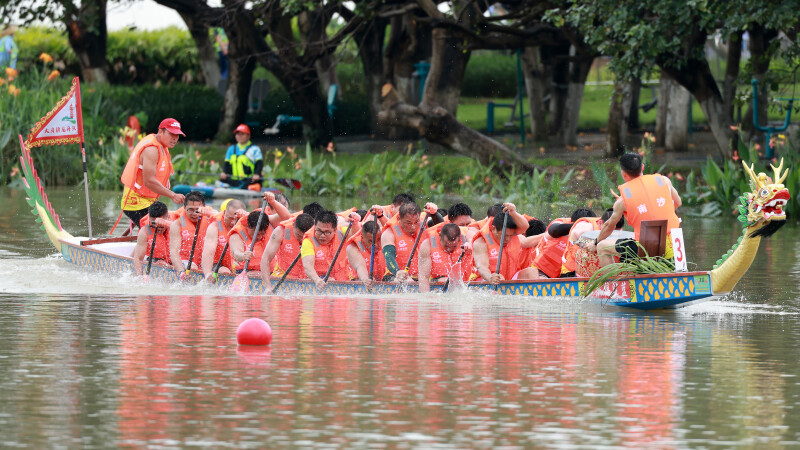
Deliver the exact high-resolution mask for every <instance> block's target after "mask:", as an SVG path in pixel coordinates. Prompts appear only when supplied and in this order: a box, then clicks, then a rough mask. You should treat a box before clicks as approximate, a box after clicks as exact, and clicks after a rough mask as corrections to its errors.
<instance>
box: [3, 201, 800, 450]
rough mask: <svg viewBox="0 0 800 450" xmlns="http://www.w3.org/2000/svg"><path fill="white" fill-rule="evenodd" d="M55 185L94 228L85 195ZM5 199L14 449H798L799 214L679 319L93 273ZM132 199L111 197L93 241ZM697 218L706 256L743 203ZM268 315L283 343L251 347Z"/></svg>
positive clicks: (695, 251) (7, 362)
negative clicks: (245, 334) (731, 288)
mask: <svg viewBox="0 0 800 450" xmlns="http://www.w3.org/2000/svg"><path fill="white" fill-rule="evenodd" d="M52 191H53V193H52V194H51V201H52V203H53V205H54V206H55V208H56V211H57V212H59V213H60V214H61V215H62V223H63V224H64V226H65V228H66V229H68V230H69V231H72V232H73V234H86V232H87V231H86V226H85V223H84V222H85V219H84V216H85V210H84V209H83V208H84V203H83V202H84V199H83V197H82V191H81V190H80V189H75V190H52ZM0 194H2V200H0V205H2V208H3V211H5V214H4V215H3V216H2V217H0V230H2V233H0V273H2V279H0V301H2V304H3V307H2V308H1V309H0V342H2V346H0V392H2V401H1V402H0V446H2V447H16V446H27V447H29V448H46V447H47V448H49V447H73V448H77V447H86V448H98V447H100V448H106V447H111V446H133V447H144V446H149V447H154V448H175V447H187V446H207V447H215V448H217V447H234V448H242V447H243V448H247V447H259V448H264V447H277V446H281V447H284V446H294V447H344V448H351V447H366V448H383V447H391V448H494V447H502V448H530V447H542V448H553V447H584V448H599V447H643V446H648V447H651V448H684V447H702V448H710V447H721V448H725V447H734V446H741V447H745V448H753V447H764V448H781V447H798V446H800V320H799V319H800V276H799V275H798V273H799V272H800V261H799V260H798V256H797V255H798V254H800V248H799V247H800V238H798V228H797V226H796V225H787V226H786V227H784V228H783V229H781V230H780V231H779V232H778V234H776V235H775V236H774V237H773V238H771V239H769V240H766V241H763V242H762V246H761V249H760V251H759V255H758V257H757V258H756V260H755V262H754V264H753V267H752V268H751V270H750V272H748V275H747V276H746V277H745V279H743V281H742V282H741V283H740V285H739V287H738V288H737V290H736V291H735V292H734V293H733V294H731V295H730V296H728V297H725V298H722V299H717V300H711V301H708V302H705V303H701V304H699V305H694V306H690V307H687V308H684V309H681V310H677V311H666V312H654V313H640V312H635V311H627V310H622V309H616V308H610V307H602V306H599V305H596V304H588V303H585V302H582V301H578V300H564V299H557V298H553V299H528V298H511V297H493V296H485V295H479V294H475V293H467V294H464V293H461V294H458V295H448V296H442V295H429V296H421V295H413V296H412V295H407V296H401V297H392V298H380V297H359V298H322V297H319V298H307V297H301V298H296V297H295V298H280V299H278V298H266V297H265V298H262V297H259V296H230V295H229V294H228V293H227V292H222V291H219V290H217V289H216V288H214V287H207V286H198V287H176V286H166V285H158V284H151V285H145V284H142V283H141V282H139V281H136V280H134V279H133V278H132V277H125V276H123V277H111V276H107V275H98V274H92V273H87V272H83V271H81V270H79V269H76V268H74V267H72V266H70V265H68V264H66V263H65V262H64V261H62V260H61V259H60V258H59V257H58V256H54V255H53V253H54V251H53V250H52V247H50V245H49V243H48V241H47V240H46V238H45V235H44V233H43V232H42V231H40V230H38V228H37V227H35V226H34V224H33V218H32V216H31V215H30V214H29V213H28V210H29V209H30V208H29V207H28V206H27V205H26V204H25V202H24V194H23V193H22V192H21V191H15V190H8V189H6V190H3V191H2V192H0ZM118 199H119V197H118V194H115V193H93V199H92V201H93V207H94V208H95V209H94V210H93V217H94V225H95V233H96V234H97V233H99V232H100V231H102V232H105V231H107V230H108V229H109V228H110V226H111V224H112V223H113V221H114V219H116V214H117V213H118V210H117V209H116V208H118ZM476 206H477V205H476ZM475 209H480V208H475ZM684 228H685V235H686V236H687V242H688V243H689V244H690V253H689V259H690V261H693V262H695V263H696V264H697V268H699V269H707V268H709V267H710V266H711V265H712V264H713V262H714V260H716V259H717V258H718V257H719V256H720V255H721V254H723V253H724V252H725V251H726V250H727V249H728V248H729V247H730V246H731V245H732V244H733V243H734V242H735V241H736V238H737V237H738V236H739V234H740V231H739V230H740V229H739V228H738V225H737V222H736V221H735V220H734V219H732V218H728V217H726V218H717V219H697V218H691V217H685V219H684ZM250 317H260V318H262V319H264V320H267V321H268V322H269V323H270V325H271V326H272V329H273V332H274V339H273V342H272V344H271V345H270V346H268V347H239V346H237V344H236V338H235V330H236V327H237V326H238V324H239V323H241V321H243V320H245V319H247V318H250Z"/></svg>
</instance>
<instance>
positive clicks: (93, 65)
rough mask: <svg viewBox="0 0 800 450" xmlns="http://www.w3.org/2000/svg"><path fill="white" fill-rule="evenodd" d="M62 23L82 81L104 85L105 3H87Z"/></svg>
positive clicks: (100, 0) (105, 78) (105, 81)
mask: <svg viewBox="0 0 800 450" xmlns="http://www.w3.org/2000/svg"><path fill="white" fill-rule="evenodd" d="M67 17H70V18H71V19H67V20H66V26H67V39H68V40H69V45H70V46H71V47H72V50H73V51H74V52H75V56H76V57H77V60H78V64H79V65H80V68H81V75H82V76H83V81H84V82H88V83H108V72H107V68H106V48H107V46H108V28H107V26H106V0H87V1H84V2H81V6H80V7H79V8H78V10H77V11H73V13H72V14H69V13H68V14H67Z"/></svg>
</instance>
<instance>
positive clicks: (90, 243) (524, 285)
mask: <svg viewBox="0 0 800 450" xmlns="http://www.w3.org/2000/svg"><path fill="white" fill-rule="evenodd" d="M20 161H21V167H22V171H21V174H20V176H21V177H22V178H23V184H24V185H25V189H26V192H27V195H28V203H29V204H30V206H31V207H32V208H33V209H32V213H33V214H34V215H35V216H36V217H37V219H36V220H37V222H39V223H41V225H42V229H43V230H44V231H45V232H46V233H47V236H48V237H49V239H50V241H51V242H52V244H53V246H54V247H55V249H56V250H57V251H58V252H59V253H60V254H61V256H62V257H63V259H64V261H66V262H68V263H70V264H74V265H75V266H77V267H80V268H85V269H87V270H90V271H94V272H99V273H106V274H121V273H132V271H133V260H132V258H131V255H132V254H133V249H134V246H135V242H134V240H135V237H125V238H114V237H111V238H103V239H85V238H79V237H74V236H72V235H71V234H70V233H68V232H67V231H66V230H64V229H63V227H62V226H61V221H60V219H59V216H58V214H56V213H55V211H54V209H53V207H52V205H51V204H50V202H49V201H48V199H47V195H46V193H45V192H44V189H43V188H42V184H41V181H40V180H39V177H38V175H37V173H36V170H35V168H34V166H33V160H32V158H31V155H30V152H29V150H28V149H26V148H24V147H23V154H22V156H21V157H20ZM744 168H745V170H746V171H747V173H748V175H749V176H750V181H751V186H752V188H753V190H752V192H749V193H746V194H744V195H742V196H741V197H740V205H738V210H739V213H740V215H739V221H740V222H741V223H742V226H743V234H742V236H741V237H740V238H739V241H738V242H737V243H736V244H734V246H733V248H731V250H729V251H728V253H726V254H725V255H723V257H722V258H721V259H720V260H718V261H717V264H716V265H715V266H714V267H713V268H712V270H709V271H696V272H672V273H661V274H649V275H634V276H626V277H622V278H619V279H615V280H613V281H608V282H606V283H605V284H603V285H602V286H601V287H600V288H599V289H597V290H596V291H594V292H592V293H591V294H590V295H589V296H588V297H587V299H589V300H591V301H595V302H600V303H602V304H604V305H614V306H618V307H625V308H635V309H640V310H651V309H660V308H676V307H680V306H685V305H688V304H690V303H694V302H697V301H702V300H706V299H708V298H712V297H715V296H722V295H725V294H727V293H729V292H731V290H733V288H734V287H735V286H736V283H737V282H738V281H739V279H741V278H742V276H744V274H745V272H747V270H748V268H749V267H750V265H751V264H752V262H753V259H754V257H755V255H756V252H757V251H758V246H759V243H760V241H761V239H762V238H764V237H769V236H770V235H772V234H773V233H774V232H775V231H777V230H778V229H779V228H780V227H781V226H782V225H783V224H784V223H785V222H786V214H785V212H784V211H783V207H784V206H785V205H786V203H787V202H788V200H789V198H790V197H789V195H790V194H789V191H788V190H787V189H786V188H785V187H784V186H783V184H782V183H783V181H784V180H785V179H786V176H787V175H788V172H789V171H788V169H786V170H785V171H784V169H783V161H781V164H780V165H779V166H778V167H777V168H776V167H775V166H772V169H773V172H774V177H772V178H771V177H769V176H767V175H766V174H764V173H759V174H756V173H755V172H754V169H753V167H752V166H750V167H748V166H747V164H746V163H745V164H744ZM577 259H578V264H579V267H580V264H584V265H587V264H591V259H592V258H591V255H587V254H585V253H584V254H581V253H579V254H578V258H577ZM586 261H590V262H589V263H587V262H586ZM594 263H595V264H596V260H595V261H594ZM585 270H586V267H583V272H584V273H585ZM578 273H579V274H580V273H582V272H581V271H578ZM150 277H151V279H154V280H160V281H162V282H168V283H169V282H178V280H179V274H178V273H177V272H176V271H175V270H174V269H172V267H167V266H161V265H153V267H152V269H151V272H150ZM233 279H234V277H233V276H231V275H220V277H219V284H220V285H222V286H230V285H232V284H233ZM190 282H193V283H201V282H203V274H202V273H200V272H198V271H194V272H192V273H191V274H190ZM588 283H589V277H588V276H583V277H575V278H559V279H545V280H533V281H529V280H526V281H506V282H502V283H499V284H498V285H491V284H488V283H471V284H469V285H468V286H467V288H468V289H470V290H478V291H486V292H489V293H496V294H500V295H510V296H522V297H572V298H578V297H584V294H585V292H586V287H587V284H588ZM273 284H274V283H273ZM249 288H250V292H251V293H261V292H263V286H262V282H261V278H260V275H253V274H251V276H250V280H249ZM442 289H443V285H441V284H438V285H437V284H432V285H431V290H433V291H441V290H442ZM416 290H417V287H416V286H415V285H413V284H410V285H398V284H394V283H383V282H376V283H375V284H374V285H373V286H372V287H371V289H367V288H366V286H364V285H363V284H362V283H360V282H330V283H329V284H328V286H327V287H326V288H325V291H319V290H318V289H317V288H316V286H315V285H314V284H313V283H311V282H310V281H308V280H292V279H287V280H286V281H285V282H284V284H283V285H282V286H281V292H280V293H281V294H282V295H311V296H314V295H326V296H343V295H358V294H363V295H366V294H372V295H386V294H394V293H401V292H402V293H409V292H415V291H416Z"/></svg>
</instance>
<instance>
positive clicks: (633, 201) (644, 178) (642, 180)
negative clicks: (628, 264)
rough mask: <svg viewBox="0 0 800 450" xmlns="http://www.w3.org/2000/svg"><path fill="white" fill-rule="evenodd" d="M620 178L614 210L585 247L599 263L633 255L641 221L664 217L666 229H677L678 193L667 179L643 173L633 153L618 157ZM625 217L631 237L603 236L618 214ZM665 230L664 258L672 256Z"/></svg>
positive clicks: (606, 263)
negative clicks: (594, 254) (631, 231)
mask: <svg viewBox="0 0 800 450" xmlns="http://www.w3.org/2000/svg"><path fill="white" fill-rule="evenodd" d="M619 166H620V170H621V171H622V179H624V180H625V184H623V185H621V186H619V197H618V198H617V200H616V201H615V202H614V208H613V209H614V212H613V213H612V214H611V217H609V218H608V220H607V221H605V222H603V227H602V228H601V229H600V234H599V235H598V236H597V239H595V241H594V242H593V243H590V244H589V246H588V247H587V250H588V251H590V252H595V251H596V252H597V256H598V258H599V259H600V266H601V267H602V266H606V265H608V264H611V263H613V262H614V258H615V257H617V256H619V257H620V259H621V260H623V261H624V260H625V259H626V258H629V257H635V256H636V254H637V253H638V242H637V241H638V240H639V227H640V224H641V222H642V221H643V220H666V221H667V230H671V229H673V228H680V226H681V220H680V219H679V218H678V215H677V214H676V213H675V210H676V209H677V208H678V207H680V206H681V196H680V195H679V194H678V191H677V190H676V189H675V187H674V186H672V182H671V181H670V180H669V178H667V177H665V176H663V175H661V174H652V175H643V173H644V163H642V158H641V157H640V156H639V155H638V154H636V153H626V154H624V155H622V157H620V159H619ZM623 215H624V216H625V217H627V218H628V223H630V224H631V226H632V227H633V233H634V236H635V240H633V239H606V238H607V237H609V236H610V235H611V232H612V231H614V229H615V227H616V226H617V222H619V220H620V219H621V218H622V216H623ZM670 236H671V235H670V233H669V231H668V232H667V242H666V252H665V254H664V257H665V258H666V259H668V260H669V259H672V256H673V255H672V239H670Z"/></svg>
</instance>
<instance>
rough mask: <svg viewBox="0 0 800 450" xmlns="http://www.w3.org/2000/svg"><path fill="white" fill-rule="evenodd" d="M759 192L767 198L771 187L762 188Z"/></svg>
mask: <svg viewBox="0 0 800 450" xmlns="http://www.w3.org/2000/svg"><path fill="white" fill-rule="evenodd" d="M758 194H759V195H760V196H761V197H762V198H765V197H767V196H768V195H769V189H767V188H763V189H761V191H759V193H758Z"/></svg>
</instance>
